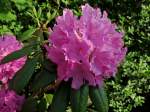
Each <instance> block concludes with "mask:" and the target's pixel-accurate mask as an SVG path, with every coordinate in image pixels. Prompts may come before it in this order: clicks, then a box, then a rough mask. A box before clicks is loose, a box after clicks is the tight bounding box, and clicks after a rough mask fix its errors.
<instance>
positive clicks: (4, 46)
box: [0, 35, 26, 85]
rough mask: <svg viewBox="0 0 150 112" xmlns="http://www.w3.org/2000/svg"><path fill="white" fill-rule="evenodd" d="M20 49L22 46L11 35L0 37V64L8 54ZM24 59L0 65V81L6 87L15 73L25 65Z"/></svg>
mask: <svg viewBox="0 0 150 112" xmlns="http://www.w3.org/2000/svg"><path fill="white" fill-rule="evenodd" d="M21 48H22V44H21V43H20V42H19V41H17V40H16V38H15V37H14V36H12V35H4V36H1V37H0V62H1V60H2V59H3V58H4V57H5V56H7V55H8V54H10V53H12V52H14V51H16V50H19V49H21ZM25 61H26V57H23V58H20V59H17V60H14V61H11V62H9V63H6V64H2V65H0V81H1V82H2V83H3V84H5V85H7V83H8V81H9V80H10V79H12V78H13V76H14V75H15V73H16V72H17V71H18V70H20V69H21V68H22V66H23V65H24V64H25Z"/></svg>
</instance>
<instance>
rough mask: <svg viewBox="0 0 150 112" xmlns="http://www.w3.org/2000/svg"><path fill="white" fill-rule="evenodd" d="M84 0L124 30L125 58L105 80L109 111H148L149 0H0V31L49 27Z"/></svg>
mask: <svg viewBox="0 0 150 112" xmlns="http://www.w3.org/2000/svg"><path fill="white" fill-rule="evenodd" d="M87 2H88V3H89V4H90V5H92V6H93V7H100V8H101V9H102V10H106V11H107V12H108V13H109V17H110V18H111V20H112V21H114V22H115V23H117V24H118V25H119V30H122V31H124V32H125V36H124V40H125V44H126V46H127V47H128V53H127V56H126V59H125V61H124V62H123V63H122V65H121V67H120V68H119V70H118V74H117V77H116V78H112V79H109V80H107V81H106V88H107V93H108V98H109V107H110V109H109V110H110V112H139V111H140V112H148V111H149V110H148V105H149V102H150V0H0V35H2V34H5V33H8V32H9V33H12V34H14V35H16V36H17V38H18V39H21V37H22V34H24V35H25V34H26V31H27V30H29V29H36V28H37V27H42V28H43V29H45V28H47V27H52V26H53V25H54V23H55V17H56V16H58V15H61V14H62V10H63V9H64V8H70V9H72V10H73V11H74V13H75V14H76V15H77V16H80V15H81V13H80V9H81V8H80V7H79V6H80V5H82V4H84V3H87ZM33 6H34V7H33ZM34 8H35V10H34ZM35 11H38V15H36V14H35ZM33 14H35V15H33ZM36 18H38V20H37V19H36ZM47 20H48V21H47ZM39 24H40V25H39ZM30 31H31V30H30ZM26 92H27V91H26ZM51 98H52V95H51V94H46V95H44V97H42V100H41V102H40V103H41V104H42V103H43V102H51ZM31 100H33V99H31ZM28 102H31V101H30V99H29V101H28ZM32 103H34V101H33V102H32ZM40 103H39V105H40ZM47 107H48V105H46V107H42V109H43V108H47ZM40 109H41V106H39V111H40Z"/></svg>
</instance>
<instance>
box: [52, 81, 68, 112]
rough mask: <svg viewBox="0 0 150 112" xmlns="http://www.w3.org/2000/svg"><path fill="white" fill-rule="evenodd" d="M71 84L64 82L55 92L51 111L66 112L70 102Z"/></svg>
mask: <svg viewBox="0 0 150 112" xmlns="http://www.w3.org/2000/svg"><path fill="white" fill-rule="evenodd" d="M69 85H70V84H68V83H65V82H63V83H62V84H61V85H60V87H59V88H58V89H57V91H56V92H55V94H54V97H53V100H52V105H51V111H50V112H66V107H67V104H68V103H69V95H70V86H69Z"/></svg>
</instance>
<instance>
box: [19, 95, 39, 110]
mask: <svg viewBox="0 0 150 112" xmlns="http://www.w3.org/2000/svg"><path fill="white" fill-rule="evenodd" d="M21 112H37V100H36V99H35V98H32V97H30V98H28V99H26V101H25V103H24V104H23V106H22V110H21Z"/></svg>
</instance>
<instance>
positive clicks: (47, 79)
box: [31, 69, 56, 91]
mask: <svg viewBox="0 0 150 112" xmlns="http://www.w3.org/2000/svg"><path fill="white" fill-rule="evenodd" d="M55 79H56V75H55V74H51V73H50V72H49V71H47V70H46V69H43V70H42V71H41V72H40V73H39V74H37V76H36V77H35V80H34V81H33V83H32V86H31V88H32V90H33V91H38V90H39V89H40V88H44V87H46V86H47V85H49V84H50V83H51V82H53V81H54V80H55Z"/></svg>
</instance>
